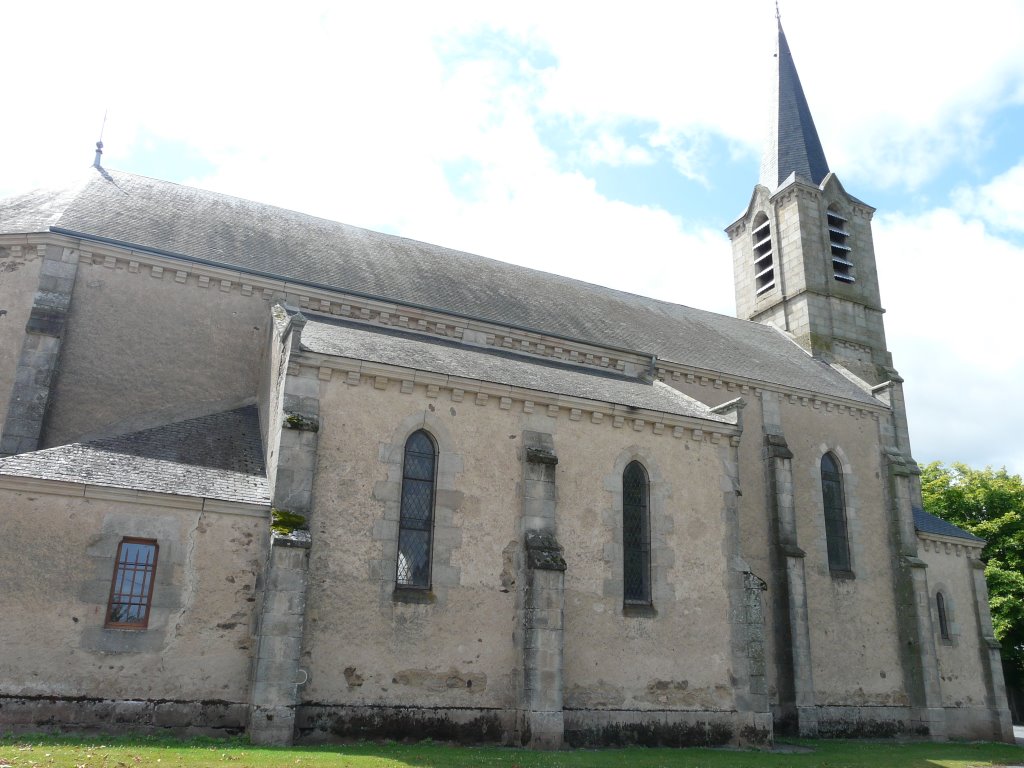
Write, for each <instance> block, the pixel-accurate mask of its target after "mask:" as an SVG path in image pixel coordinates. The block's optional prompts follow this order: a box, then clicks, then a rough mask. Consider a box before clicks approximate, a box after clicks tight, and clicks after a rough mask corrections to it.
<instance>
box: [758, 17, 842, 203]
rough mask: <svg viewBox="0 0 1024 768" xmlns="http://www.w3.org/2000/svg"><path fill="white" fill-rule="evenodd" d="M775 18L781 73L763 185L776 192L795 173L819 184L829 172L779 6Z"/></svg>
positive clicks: (764, 166) (762, 176)
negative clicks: (780, 17)
mask: <svg viewBox="0 0 1024 768" xmlns="http://www.w3.org/2000/svg"><path fill="white" fill-rule="evenodd" d="M775 18H776V20H777V21H778V26H779V48H778V53H777V54H776V59H777V63H778V73H777V77H776V78H775V83H774V85H775V98H773V99H772V104H771V111H772V121H771V126H770V128H769V131H768V142H767V145H766V147H765V153H764V157H763V158H762V160H761V184H763V185H764V186H766V187H768V189H770V190H772V191H773V192H774V191H775V190H776V189H778V188H779V185H780V184H782V182H784V181H785V180H786V179H787V178H789V176H790V175H791V174H794V173H795V174H796V175H797V176H799V177H800V178H802V179H804V180H805V181H810V182H811V183H813V184H815V185H817V184H820V183H821V181H822V179H824V178H825V176H827V175H828V161H827V160H825V150H823V149H822V148H821V141H820V140H819V139H818V131H817V130H816V129H815V127H814V118H812V117H811V110H810V107H808V106H807V98H806V97H805V96H804V89H803V88H802V87H801V85H800V76H799V75H797V73H796V65H795V64H794V63H793V54H792V53H790V51H789V43H787V42H786V33H785V32H783V31H782V20H781V19H779V17H778V10H777V8H776V17H775Z"/></svg>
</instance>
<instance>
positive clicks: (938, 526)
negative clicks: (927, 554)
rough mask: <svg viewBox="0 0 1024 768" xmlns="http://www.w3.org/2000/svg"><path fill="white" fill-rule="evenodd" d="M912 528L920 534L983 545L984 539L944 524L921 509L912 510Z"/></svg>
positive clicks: (949, 524)
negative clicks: (950, 537)
mask: <svg viewBox="0 0 1024 768" xmlns="http://www.w3.org/2000/svg"><path fill="white" fill-rule="evenodd" d="M914 528H916V529H917V530H919V531H920V532H921V533H934V534H936V535H937V536H952V537H953V538H955V539H966V540H967V541H976V542H980V543H982V544H984V543H985V540H984V539H982V538H979V537H977V536H975V535H974V534H973V533H968V532H967V531H965V530H964V529H963V528H958V527H957V526H955V525H953V524H952V523H948V522H946V521H945V520H943V519H942V518H941V517H936V516H935V515H933V514H931V513H930V512H925V511H924V510H923V509H915V510H914Z"/></svg>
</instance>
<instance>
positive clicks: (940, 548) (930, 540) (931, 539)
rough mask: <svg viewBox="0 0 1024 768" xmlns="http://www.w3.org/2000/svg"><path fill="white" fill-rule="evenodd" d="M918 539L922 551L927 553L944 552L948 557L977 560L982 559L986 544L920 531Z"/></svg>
mask: <svg viewBox="0 0 1024 768" xmlns="http://www.w3.org/2000/svg"><path fill="white" fill-rule="evenodd" d="M917 538H918V539H919V541H920V544H921V549H923V550H924V551H925V552H928V551H929V550H930V551H932V552H944V553H945V554H947V555H954V556H956V557H960V556H961V555H968V556H971V557H975V558H977V557H980V556H981V550H982V549H984V547H985V542H983V541H969V540H967V539H961V538H958V537H956V536H943V535H942V534H938V533H929V532H927V531H918V532H917Z"/></svg>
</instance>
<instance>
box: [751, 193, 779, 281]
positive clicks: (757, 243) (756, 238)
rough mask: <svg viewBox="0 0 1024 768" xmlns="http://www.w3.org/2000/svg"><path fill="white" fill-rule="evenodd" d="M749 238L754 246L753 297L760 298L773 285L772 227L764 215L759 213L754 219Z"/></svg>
mask: <svg viewBox="0 0 1024 768" xmlns="http://www.w3.org/2000/svg"><path fill="white" fill-rule="evenodd" d="M751 238H752V239H753V246H754V292H755V295H757V296H760V295H761V294H762V293H764V292H765V291H768V290H771V288H772V287H774V285H775V256H774V255H773V253H772V227H771V224H770V223H769V222H768V217H767V216H766V215H765V214H764V213H759V214H757V216H755V217H754V231H753V234H752V235H751Z"/></svg>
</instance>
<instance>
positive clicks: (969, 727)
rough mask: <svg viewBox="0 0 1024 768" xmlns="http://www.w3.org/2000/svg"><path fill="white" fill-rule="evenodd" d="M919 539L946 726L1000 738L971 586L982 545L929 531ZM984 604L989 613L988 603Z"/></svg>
mask: <svg viewBox="0 0 1024 768" xmlns="http://www.w3.org/2000/svg"><path fill="white" fill-rule="evenodd" d="M920 544H921V546H920V548H919V552H920V556H921V559H922V560H924V561H925V562H926V563H927V564H928V570H927V575H928V593H929V594H928V600H929V610H930V613H931V619H932V629H933V632H932V637H933V640H934V642H935V650H936V656H937V657H938V664H939V679H940V681H941V684H942V705H943V706H944V707H946V708H947V709H946V711H947V717H946V723H947V728H948V729H949V732H950V735H951V736H953V737H957V738H974V739H992V738H999V732H998V730H997V722H996V721H994V720H993V712H992V710H991V709H990V706H991V702H990V701H989V699H990V697H992V694H993V693H994V692H991V691H989V690H988V686H987V684H986V683H987V673H986V670H985V660H986V657H988V656H989V654H990V651H991V649H990V647H989V645H988V644H987V643H986V641H985V639H984V638H983V637H982V632H980V631H979V626H978V623H979V616H978V609H979V605H978V603H977V596H976V594H975V591H974V589H973V585H974V578H975V571H980V565H981V564H980V562H979V560H978V555H979V554H980V549H979V548H977V547H969V546H964V545H963V544H958V543H956V542H955V541H949V540H939V539H933V538H928V537H922V538H921V539H920ZM939 592H941V593H942V595H943V599H944V604H945V609H946V618H947V627H948V630H949V631H948V634H949V637H948V638H943V637H942V633H941V630H940V623H939V615H938V607H937V603H936V595H937V594H938V593H939ZM982 607H983V609H984V610H985V613H986V614H987V613H988V606H987V604H986V605H984V606H982ZM989 626H990V622H989ZM996 659H997V660H998V656H996ZM1000 679H1001V671H1000Z"/></svg>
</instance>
